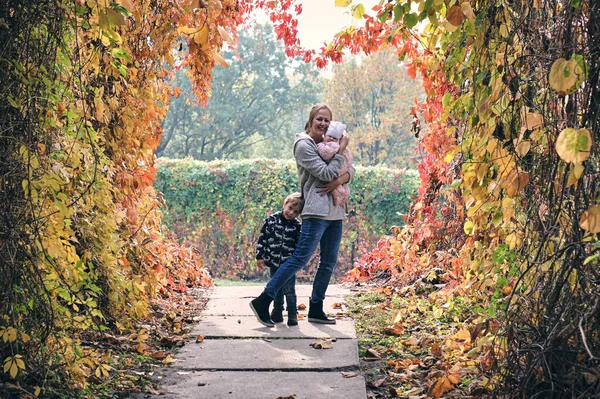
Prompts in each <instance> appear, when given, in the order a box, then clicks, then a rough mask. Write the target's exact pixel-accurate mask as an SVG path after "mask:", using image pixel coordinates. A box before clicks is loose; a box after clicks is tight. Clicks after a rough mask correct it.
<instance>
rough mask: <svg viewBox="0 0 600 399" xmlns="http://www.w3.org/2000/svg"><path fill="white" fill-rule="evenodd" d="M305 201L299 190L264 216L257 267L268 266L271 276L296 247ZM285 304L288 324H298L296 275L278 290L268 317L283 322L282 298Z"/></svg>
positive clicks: (257, 245)
mask: <svg viewBox="0 0 600 399" xmlns="http://www.w3.org/2000/svg"><path fill="white" fill-rule="evenodd" d="M303 207H304V200H303V198H302V196H301V194H300V193H292V194H290V195H288V196H287V197H286V199H285V200H284V201H283V210H282V211H280V212H276V213H274V214H273V215H271V216H269V217H268V218H267V219H265V223H264V225H263V227H262V229H261V230H260V236H259V237H258V243H257V244H256V264H257V266H258V268H259V269H262V268H263V267H264V266H265V265H267V266H269V269H270V274H271V277H273V275H274V274H275V272H276V271H277V269H278V268H279V266H280V265H282V264H283V263H284V262H285V261H286V260H287V259H288V258H289V257H290V256H292V253H293V252H294V249H296V244H297V243H298V238H299V237H300V222H299V221H298V219H296V218H297V217H298V215H300V212H302V208H303ZM284 295H285V301H286V303H287V311H288V322H287V324H288V326H297V325H298V310H297V308H296V276H293V277H292V278H290V279H289V280H288V282H287V283H286V284H285V285H284V286H283V288H282V289H281V290H280V291H279V292H278V293H277V296H276V297H275V301H274V307H273V311H272V312H271V320H272V321H273V322H275V323H281V322H283V297H284Z"/></svg>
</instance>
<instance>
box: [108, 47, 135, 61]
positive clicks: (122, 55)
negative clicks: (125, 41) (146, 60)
mask: <svg viewBox="0 0 600 399" xmlns="http://www.w3.org/2000/svg"><path fill="white" fill-rule="evenodd" d="M111 54H112V56H113V57H115V58H118V59H120V60H125V61H127V62H131V57H130V56H129V52H128V51H127V50H125V49H123V48H116V49H113V50H112V51H111Z"/></svg>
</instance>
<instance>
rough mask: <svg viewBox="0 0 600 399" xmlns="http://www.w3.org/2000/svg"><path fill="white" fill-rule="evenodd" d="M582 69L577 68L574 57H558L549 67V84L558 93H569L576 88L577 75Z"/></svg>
mask: <svg viewBox="0 0 600 399" xmlns="http://www.w3.org/2000/svg"><path fill="white" fill-rule="evenodd" d="M583 73H584V69H583V68H578V64H577V61H575V60H574V59H570V60H568V61H567V60H565V59H564V58H559V59H557V60H556V61H554V63H553V64H552V67H550V86H551V87H552V88H553V89H554V90H556V91H557V92H559V93H565V94H569V93H572V92H573V91H575V90H576V89H577V82H578V81H579V75H583Z"/></svg>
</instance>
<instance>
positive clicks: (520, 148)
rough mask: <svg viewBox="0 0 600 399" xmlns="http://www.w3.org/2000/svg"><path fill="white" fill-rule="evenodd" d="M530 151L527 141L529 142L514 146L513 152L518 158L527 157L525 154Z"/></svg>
mask: <svg viewBox="0 0 600 399" xmlns="http://www.w3.org/2000/svg"><path fill="white" fill-rule="evenodd" d="M530 149H531V141H529V140H523V141H521V142H520V143H518V144H517V145H515V152H516V153H517V154H518V155H519V156H520V157H524V156H525V155H527V153H528V152H529V150H530Z"/></svg>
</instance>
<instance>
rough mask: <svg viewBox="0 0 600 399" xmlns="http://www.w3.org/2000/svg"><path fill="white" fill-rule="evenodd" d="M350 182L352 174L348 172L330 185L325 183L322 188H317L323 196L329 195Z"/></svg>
mask: <svg viewBox="0 0 600 399" xmlns="http://www.w3.org/2000/svg"><path fill="white" fill-rule="evenodd" d="M349 181H350V173H348V172H346V173H344V174H343V175H341V176H340V177H338V178H337V179H333V180H332V181H330V182H329V183H324V184H323V185H322V186H319V187H317V192H318V193H319V194H320V195H321V196H323V195H327V194H329V193H330V192H332V191H333V190H335V189H336V188H338V187H339V186H341V185H342V184H344V183H348V182H349Z"/></svg>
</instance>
